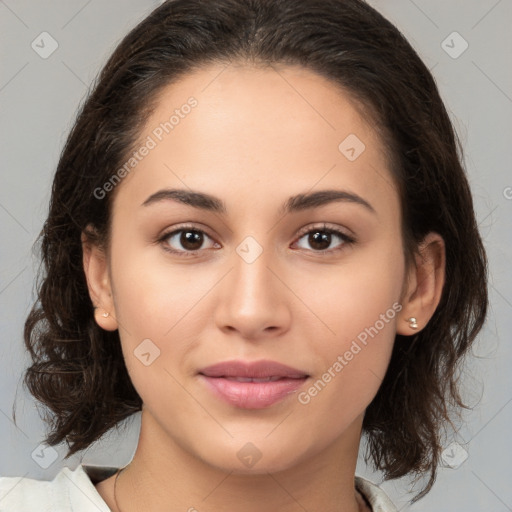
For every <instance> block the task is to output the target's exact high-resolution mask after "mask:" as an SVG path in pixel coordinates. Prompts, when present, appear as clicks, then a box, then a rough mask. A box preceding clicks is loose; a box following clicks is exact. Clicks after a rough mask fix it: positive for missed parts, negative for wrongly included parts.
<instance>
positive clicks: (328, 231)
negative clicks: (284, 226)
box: [297, 227, 355, 252]
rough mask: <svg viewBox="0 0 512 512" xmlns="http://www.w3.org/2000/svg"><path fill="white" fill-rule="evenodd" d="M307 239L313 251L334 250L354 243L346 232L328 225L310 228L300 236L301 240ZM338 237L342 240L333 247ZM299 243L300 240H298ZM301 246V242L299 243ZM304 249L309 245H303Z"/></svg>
mask: <svg viewBox="0 0 512 512" xmlns="http://www.w3.org/2000/svg"><path fill="white" fill-rule="evenodd" d="M302 239H305V240H306V243H307V244H308V245H309V247H310V248H311V249H310V250H312V251H313V252H323V251H325V252H334V251H337V250H339V249H342V248H343V246H345V245H347V244H352V243H354V241H355V240H354V239H353V238H351V237H349V236H348V235H346V234H345V233H343V232H341V231H338V230H337V229H333V228H328V227H320V228H315V229H310V230H309V231H306V232H305V233H303V234H302V236H301V237H300V238H299V241H300V240H302ZM336 239H338V240H339V241H340V242H338V243H337V245H336V246H335V247H334V248H332V247H331V244H332V243H333V242H336ZM297 243H298V242H297ZM299 247H300V244H299ZM301 248H303V249H308V247H304V246H302V247H301Z"/></svg>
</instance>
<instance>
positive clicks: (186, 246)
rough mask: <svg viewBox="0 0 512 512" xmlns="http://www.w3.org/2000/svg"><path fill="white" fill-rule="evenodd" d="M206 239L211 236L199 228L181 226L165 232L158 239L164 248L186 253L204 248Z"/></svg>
mask: <svg viewBox="0 0 512 512" xmlns="http://www.w3.org/2000/svg"><path fill="white" fill-rule="evenodd" d="M207 240H211V238H210V237H209V236H208V235H207V234H206V233H205V232H204V231H201V230H200V229H192V228H182V229H176V230H174V231H171V232H170V233H166V234H165V235H163V236H162V237H161V238H160V240H159V241H160V242H161V243H162V244H163V246H164V249H165V250H167V251H169V252H172V253H177V254H180V253H182V254H183V255H187V253H194V252H197V251H199V250H201V249H204V247H203V245H204V244H205V242H206V241H207ZM212 242H213V241H212ZM212 245H214V244H212Z"/></svg>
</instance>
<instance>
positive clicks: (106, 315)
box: [101, 311, 110, 318]
mask: <svg viewBox="0 0 512 512" xmlns="http://www.w3.org/2000/svg"><path fill="white" fill-rule="evenodd" d="M109 314H110V313H109V312H108V311H107V312H105V313H102V314H101V316H102V317H104V318H107V317H108V315H109Z"/></svg>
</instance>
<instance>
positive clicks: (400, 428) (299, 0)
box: [24, 0, 487, 499]
mask: <svg viewBox="0 0 512 512" xmlns="http://www.w3.org/2000/svg"><path fill="white" fill-rule="evenodd" d="M230 62H242V63H250V64H252V65H260V66H270V65H272V64H276V65H277V64H283V65H287V64H292V65H300V66H304V67H305V68H308V69H310V70H312V71H314V72H316V73H318V74H320V75H322V76H323V77H326V78H328V79H329V80H331V81H332V83H334V84H337V85H338V86H340V87H341V88H342V89H343V90H345V91H348V93H349V94H350V95H351V97H352V98H353V99H354V101H355V102H356V103H358V104H359V105H362V106H363V108H364V109H365V110H366V111H368V112H370V113H371V118H372V120H373V122H374V123H375V126H376V127H378V130H379V134H380V135H381V138H382V140H383V141H384V142H385V144H386V147H387V150H388V153H389V157H390V158H389V160H390V167H391V170H392V172H393V175H394V177H395V180H396V182H397V184H398V188H399V191H400V195H401V207H402V223H403V241H404V250H405V251H406V254H407V255H408V258H409V259H408V261H410V256H411V255H412V254H414V252H415V250H417V247H418V244H419V243H420V242H421V240H422V239H423V238H424V236H425V235H426V234H427V233H429V232H437V233H439V234H440V235H441V236H442V237H443V239H444V241H445V244H446V283H445V286H444V289H443V294H442V298H441V302H440V304H439V306H438V308H437V310H436V311H435V313H434V316H433V317H432V319H431V320H430V322H429V323H428V325H427V326H426V327H425V328H424V329H423V330H422V331H421V332H419V333H418V334H416V335H415V336H414V337H413V338H412V339H411V338H410V337H407V338H406V337H402V336H400V335H397V336H396V339H395V344H394V348H393V354H392V358H391V362H390V366H389V369H388V371H387V374H386V376H385V378H384V381H383V382H382V385H381V387H380V389H379V391H378V393H377V395H376V397H375V399H374V400H373V401H372V403H371V404H370V405H369V407H368V409H367V411H366V415H365V418H364V424H363V432H364V433H365V435H366V436H367V440H368V444H367V448H368V451H367V457H366V458H367V460H370V459H371V460H373V462H374V465H375V466H376V468H378V469H380V470H383V471H384V474H385V477H386V478H397V477H400V476H403V475H408V474H414V475H417V476H421V475H429V480H428V482H427V485H426V486H425V487H424V489H423V491H422V492H421V493H420V494H419V495H418V496H417V497H416V499H418V498H419V497H421V496H423V495H424V494H425V493H426V492H428V491H429V490H430V488H431V486H432V484H433V482H434V480H435V476H436V466H437V464H438V461H439V457H440V451H441V442H440V429H441V426H442V425H444V424H445V423H447V422H450V416H451V410H452V409H453V410H459V408H460V407H466V406H465V404H464V403H463V400H462V399H461V396H460V394H459V391H458V379H457V371H458V369H459V367H460V362H461V358H462V356H463V355H465V354H466V353H467V351H468V349H469V347H470V346H471V343H472V342H473V340H474V339H475V336H476V335H477V333H478V332H479V330H480V329H481V327H482V325H483V322H484V319H485V315H486V310H487V263H486V256H485V252H484V248H483V245H482V241H481V238H480V236H479V233H478V228H477V225H476V221H475V214H474V210H473V204H472V198H471V193H470V189H469V185H468V182H467V179H466V176H465V174H464V170H463V167H462V164H461V161H462V153H461V151H460V147H459V143H458V139H457V137H456V135H455V133H454V130H453V128H452V124H451V122H450V119H449V116H448V114H447V112H446V109H445V107H444V105H443V102H442V100H441V98H440V95H439V93H438V90H437V87H436V84H435V82H434V79H433V77H432V76H431V74H430V72H429V71H428V69H427V68H426V66H425V65H424V64H423V62H422V61H421V59H420V58H419V57H418V55H417V54H416V52H415V51H414V50H413V49H412V47H411V46H410V44H409V43H408V42H407V41H406V40H405V38H404V37H403V36H402V34H401V33H400V32H399V31H398V30H397V28H396V27H394V26H393V25H392V24H391V23H390V22H388V21H387V20H386V19H385V18H383V17H382V16H381V15H380V14H379V13H378V12H376V11H375V10H374V9H373V8H371V7H370V6H368V5H367V4H366V3H364V2H363V1H361V0H208V1H205V0H168V1H166V2H164V3H163V4H162V5H161V6H160V7H158V8H157V9H156V10H154V11H153V12H152V13H151V14H150V15H149V16H148V17H147V18H146V19H145V20H143V21H142V22H141V23H140V24H139V25H138V26H137V27H135V28H134V29H133V30H132V31H131V32H130V33H129V34H128V35H127V36H126V37H125V38H124V39H123V40H122V42H121V43H120V44H119V46H118V47H117V49H116V50H115V52H114V53H113V55H112V56H111V57H110V59H109V60H108V62H107V63H106V65H105V66H104V68H103V70H102V71H101V73H100V75H99V77H98V79H97V80H96V82H95V84H94V87H93V90H92V92H91V93H90V95H89V97H88V98H87V100H86V101H85V103H84V104H83V105H82V107H81V109H80V112H79V114H78V116H77V120H76V123H75V124H74V127H73V129H72V131H71V133H70V135H69V137H68V139H67V142H66V144H65V147H64V149H63V151H62V154H61V156H60V161H59V163H58V167H57V170H56V174H55V178H54V182H53V188H52V197H51V203H50V209H49V214H48V218H47V220H46V222H45V224H44V228H43V230H42V233H41V235H40V242H41V252H42V264H43V270H44V272H42V273H41V275H40V280H39V281H38V285H37V288H38V301H37V302H36V304H35V305H34V306H33V308H32V310H31V312H30V314H29V316H28V318H27V320H26V323H25V344H26V347H27V349H28V350H29V351H30V354H31V357H32V360H33V364H32V365H31V366H30V367H29V368H28V369H27V371H26V374H25V379H24V383H25V385H27V386H28V389H29V390H30V392H31V393H32V394H33V395H34V396H35V397H36V398H37V399H38V400H39V401H40V402H42V403H43V404H44V405H45V406H47V408H49V410H51V413H50V414H48V415H47V417H46V418H45V419H46V421H47V422H49V423H51V431H50V433H49V435H48V437H47V438H46V441H47V442H48V443H49V444H52V445H55V444H58V443H59V442H62V441H64V440H65V441H66V442H67V444H68V448H69V450H68V455H67V456H68V457H69V456H70V455H72V454H73V453H75V452H77V451H79V450H81V449H84V448H86V447H88V446H89V445H90V444H91V443H92V442H93V441H95V440H97V439H98V438H99V437H100V436H102V435H103V434H104V433H105V432H107V431H108V430H109V429H110V428H112V427H113V426H115V425H116V424H117V423H118V422H119V421H120V420H123V419H124V418H126V417H128V416H130V415H131V414H132V413H134V412H136V411H138V410H140V409H141V405H142V402H141V398H140V397H139V395H138V394H137V392H136V390H135V389H134V387H133V386H132V383H131V381H130V378H129V375H128V373H127V370H126V367H125V364H124V360H123V356H122V352H121V348H120V340H119V335H118V332H117V331H116V332H107V331H104V330H102V329H101V328H99V326H98V325H97V324H96V322H95V320H94V314H93V305H92V303H91V300H90V298H89V294H88V289H87V285H86V280H85V275H84V271H83V267H82V245H81V241H80V235H81V233H82V232H83V231H85V229H86V226H88V225H89V224H91V225H92V226H94V228H95V230H96V236H97V238H96V241H97V242H98V243H105V241H106V240H108V232H109V225H110V223H109V219H110V214H111V208H112V196H113V194H108V195H107V197H106V198H105V199H99V198H97V197H96V196H95V193H94V191H95V190H97V189H98V188H101V187H102V186H103V184H104V183H105V182H107V181H108V180H109V179H110V178H111V177H112V176H113V175H114V174H115V172H116V171H117V170H118V169H119V167H120V166H121V165H122V163H123V162H124V161H125V159H126V157H127V155H129V154H130V152H131V151H133V150H134V148H135V144H136V142H137V137H138V136H139V135H140V131H141V128H142V126H143V124H144V122H145V121H146V120H147V118H148V116H149V114H150V113H151V112H152V109H153V108H154V106H155V102H156V100H157V98H158V93H159V92H161V91H162V88H163V87H164V86H167V85H169V84H171V83H173V82H175V81H176V80H178V79H179V78H180V77H182V76H184V75H185V74H186V73H188V72H191V71H193V70H194V69H198V68H199V67H201V66H204V65H207V64H209V63H226V64H229V63H230ZM91 236H92V234H91Z"/></svg>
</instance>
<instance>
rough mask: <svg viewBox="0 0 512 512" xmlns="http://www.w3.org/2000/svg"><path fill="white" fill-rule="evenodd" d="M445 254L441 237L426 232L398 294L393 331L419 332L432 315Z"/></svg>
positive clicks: (438, 295)
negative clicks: (397, 306)
mask: <svg viewBox="0 0 512 512" xmlns="http://www.w3.org/2000/svg"><path fill="white" fill-rule="evenodd" d="M445 266H446V255H445V244H444V240H443V238H442V237H441V236H440V235H439V234H438V233H429V234H428V235H427V236H426V237H425V238H424V239H423V241H422V243H421V244H420V245H419V247H418V254H417V255H416V261H415V265H412V266H411V269H410V270H409V276H408V281H407V283H408V284H407V289H406V291H405V293H404V295H403V297H402V310H401V312H400V315H399V317H398V324H397V334H401V335H404V336H411V335H413V334H416V333H417V332H419V331H421V329H423V328H424V327H425V326H426V325H427V323H428V322H429V320H430V319H431V318H432V316H433V314H434V312H435V310H436V308H437V306H438V305H439V301H440V300H441V296H442V292H443V287H444V281H445V272H446V268H445Z"/></svg>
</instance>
